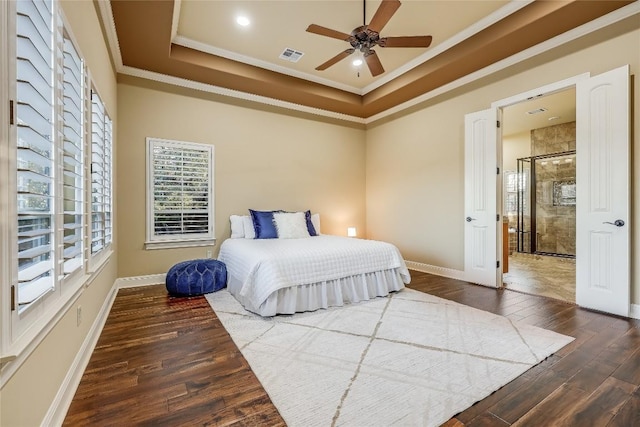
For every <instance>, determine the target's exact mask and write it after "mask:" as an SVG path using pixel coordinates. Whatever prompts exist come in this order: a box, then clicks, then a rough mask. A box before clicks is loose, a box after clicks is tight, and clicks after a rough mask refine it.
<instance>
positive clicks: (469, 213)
mask: <svg viewBox="0 0 640 427" xmlns="http://www.w3.org/2000/svg"><path fill="white" fill-rule="evenodd" d="M497 120H498V113H497V110H496V109H495V108H491V109H488V110H484V111H478V112H476V113H471V114H467V115H466V116H465V118H464V127H465V136H464V139H465V154H464V157H465V183H464V200H465V202H464V205H465V210H464V212H465V217H464V218H462V220H463V221H464V224H465V226H464V227H465V228H464V274H465V280H466V281H468V282H472V283H478V284H481V285H486V286H494V287H497V286H498V280H497V278H498V271H499V267H498V264H497V261H498V259H499V258H498V254H497V240H498V239H497V236H498V229H497V226H498V218H497V216H496V215H497V213H498V207H497V176H498V175H497V165H496V163H495V159H496V158H497V154H498V153H497V149H496V144H497V138H498V126H497Z"/></svg>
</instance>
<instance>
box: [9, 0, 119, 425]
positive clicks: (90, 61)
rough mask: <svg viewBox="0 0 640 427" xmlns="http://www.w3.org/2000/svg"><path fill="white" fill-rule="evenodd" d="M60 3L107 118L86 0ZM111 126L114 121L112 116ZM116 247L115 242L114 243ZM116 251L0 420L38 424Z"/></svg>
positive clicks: (100, 57)
mask: <svg viewBox="0 0 640 427" xmlns="http://www.w3.org/2000/svg"><path fill="white" fill-rule="evenodd" d="M62 8H63V11H64V13H65V16H66V17H67V21H68V23H69V25H70V26H71V30H72V32H73V34H74V36H75V39H76V41H77V43H78V45H79V49H80V51H81V54H82V55H83V57H84V58H85V60H86V63H87V65H88V67H89V68H90V70H91V73H92V75H93V79H94V82H95V86H96V88H97V89H98V91H99V92H100V95H101V97H102V99H103V101H104V102H105V105H106V107H107V110H108V112H109V114H110V115H111V117H112V118H115V117H116V115H117V111H116V102H115V101H116V93H117V90H116V77H115V73H114V71H113V69H112V66H111V63H110V60H109V54H108V52H107V48H106V45H105V42H104V39H103V36H102V32H101V31H100V23H99V21H98V16H97V13H96V10H95V6H94V3H93V2H91V1H64V2H62ZM114 126H117V123H116V120H114ZM114 248H115V243H114ZM117 270H118V266H117V260H116V256H115V254H114V256H112V258H111V259H110V260H109V261H108V262H107V264H106V265H105V266H104V269H103V270H102V271H101V273H100V274H98V275H96V277H95V278H94V280H93V281H92V282H91V284H90V285H89V286H88V287H87V288H86V289H84V290H83V291H82V294H81V296H80V297H79V299H78V300H77V302H76V304H75V305H74V306H73V307H71V308H70V309H69V311H68V312H67V313H65V314H64V316H63V317H62V318H61V319H60V321H59V322H58V323H57V324H56V325H55V327H54V328H53V330H52V331H51V332H50V333H49V334H48V335H47V337H46V338H45V339H44V340H43V341H42V342H41V343H40V344H39V345H38V347H37V348H36V349H35V350H34V351H33V353H32V354H31V355H30V356H29V358H28V359H27V360H26V361H25V362H24V363H23V364H22V366H21V367H20V369H19V370H18V371H17V372H16V373H15V374H14V375H13V376H12V377H11V379H10V380H9V381H8V382H7V383H6V384H5V385H4V387H3V388H2V390H1V391H0V406H1V407H2V411H1V414H0V425H2V426H3V427H4V426H6V427H14V426H16V427H18V426H19V427H23V426H37V425H40V424H41V422H42V420H43V418H44V416H45V414H46V413H47V410H48V409H49V406H50V405H51V403H52V402H53V399H54V397H55V396H56V393H57V392H58V389H59V388H60V386H61V384H62V381H63V379H64V377H65V375H66V374H67V371H68V370H69V368H70V366H71V364H72V362H73V360H74V358H75V357H76V354H77V353H78V350H79V349H80V346H81V345H82V342H83V341H84V339H85V337H86V336H87V333H88V332H89V329H90V327H91V325H92V324H93V322H94V320H95V318H96V316H97V314H98V312H99V310H100V308H101V307H102V305H103V303H104V301H105V299H106V297H107V294H108V292H109V290H110V289H111V288H112V286H113V283H114V281H115V279H116V278H117V277H118V276H117V272H118V271H117ZM78 305H81V306H82V317H83V320H82V323H81V324H80V326H76V307H77V306H78Z"/></svg>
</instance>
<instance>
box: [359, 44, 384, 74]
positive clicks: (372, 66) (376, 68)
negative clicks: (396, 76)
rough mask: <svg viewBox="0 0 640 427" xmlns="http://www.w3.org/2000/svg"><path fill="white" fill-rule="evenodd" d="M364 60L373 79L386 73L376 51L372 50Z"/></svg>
mask: <svg viewBox="0 0 640 427" xmlns="http://www.w3.org/2000/svg"><path fill="white" fill-rule="evenodd" d="M364 60H365V61H366V62H367V67H369V71H371V75H372V76H373V77H375V76H377V75H379V74H382V73H384V68H382V63H381V62H380V58H378V55H377V54H376V52H375V51H373V50H370V51H369V53H368V54H365V56H364Z"/></svg>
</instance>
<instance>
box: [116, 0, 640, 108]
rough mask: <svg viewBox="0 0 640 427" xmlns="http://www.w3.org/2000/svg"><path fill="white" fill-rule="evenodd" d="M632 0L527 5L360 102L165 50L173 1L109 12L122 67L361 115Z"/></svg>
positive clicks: (127, 4) (119, 1) (119, 3)
mask: <svg viewBox="0 0 640 427" xmlns="http://www.w3.org/2000/svg"><path fill="white" fill-rule="evenodd" d="M632 2H633V0H628V1H618V0H612V1H576V0H574V1H562V2H560V1H534V2H532V3H531V4H529V5H527V6H525V7H524V8H522V9H520V10H518V11H516V12H515V13H513V14H511V15H509V16H507V17H506V18H504V19H503V20H501V21H499V22H497V23H495V24H494V25H491V26H489V27H488V28H486V29H484V30H482V31H481V32H479V33H477V34H475V35H474V36H471V37H469V38H468V39H466V40H465V41H463V42H461V43H459V44H457V45H456V46H453V47H452V48H450V49H448V50H447V51H445V52H443V53H441V54H439V55H437V56H436V57H434V58H432V59H431V60H429V61H427V62H425V63H423V64H421V65H419V66H418V67H416V68H414V69H412V70H410V71H409V72H407V73H405V74H403V75H401V76H399V77H397V78H395V79H393V80H391V81H390V82H388V83H386V84H384V85H383V86H381V87H379V88H377V89H375V90H373V91H371V92H369V93H368V94H366V95H365V96H363V97H361V96H359V95H356V94H353V93H350V92H346V91H342V90H339V89H335V88H331V87H328V86H324V85H321V84H318V83H314V82H309V81H306V80H303V79H299V78H296V77H292V76H287V75H283V74H280V73H277V72H274V71H270V70H265V69H262V68H259V67H254V66H251V65H248V64H244V63H241V62H237V61H233V60H230V59H227V58H222V57H219V56H216V55H212V54H209V53H206V52H201V51H198V50H195V49H190V48H187V47H184V46H179V45H172V44H171V23H172V16H173V7H174V2H173V0H157V1H140V0H136V1H131V0H111V8H112V12H113V17H114V24H115V28H116V32H117V35H118V40H119V44H120V50H121V54H122V62H123V64H124V65H125V66H130V67H134V68H138V69H142V70H148V71H152V72H155V73H160V74H164V75H169V76H174V77H178V78H182V79H186V80H191V81H195V82H199V83H205V84H209V85H213V86H218V87H222V88H227V89H231V90H236V91H240V92H244V93H250V94H255V95H258V96H264V97H268V98H272V99H276V100H281V101H284V102H289V103H294V104H300V105H303V106H307V107H311V108H319V109H322V110H327V111H333V112H336V113H341V114H346V115H350V116H356V117H362V118H367V117H371V116H373V115H375V114H378V113H381V112H383V111H385V110H387V109H389V108H392V107H395V106H397V105H399V104H402V103H404V102H406V101H409V100H411V99H413V98H416V97H418V96H420V95H422V94H425V93H427V92H429V91H432V90H434V89H436V88H438V87H440V86H443V85H445V84H448V83H451V82H453V81H455V80H457V79H459V78H460V77H463V76H465V75H467V74H469V73H472V72H475V71H478V70H480V69H482V68H484V67H486V66H488V65H491V64H493V63H495V62H497V61H500V60H502V59H505V58H508V57H509V56H511V55H513V54H515V53H518V52H520V51H522V50H524V49H527V48H529V47H532V46H534V45H536V44H538V43H541V42H543V41H545V40H548V39H550V38H552V37H555V36H557V35H559V34H562V33H564V32H566V31H568V30H571V29H573V28H576V27H578V26H580V25H582V24H584V23H586V22H589V21H591V20H593V19H596V18H599V17H601V16H603V15H605V14H607V13H609V12H611V11H613V10H616V9H618V8H620V7H623V6H625V5H627V4H629V3H632Z"/></svg>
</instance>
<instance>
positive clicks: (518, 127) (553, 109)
mask: <svg viewBox="0 0 640 427" xmlns="http://www.w3.org/2000/svg"><path fill="white" fill-rule="evenodd" d="M540 108H544V109H546V111H544V112H541V113H538V114H529V113H528V112H529V111H533V110H537V109H540ZM575 119H576V91H575V89H567V90H564V91H562V92H558V93H554V94H551V95H547V96H543V97H540V98H536V99H533V100H530V101H526V102H520V103H518V104H514V105H510V106H508V107H506V108H504V109H503V116H502V122H503V123H504V127H503V130H502V135H503V136H510V135H514V134H517V133H521V132H528V131H530V130H531V129H539V128H545V127H548V126H555V125H559V124H562V123H568V122H572V121H575Z"/></svg>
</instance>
